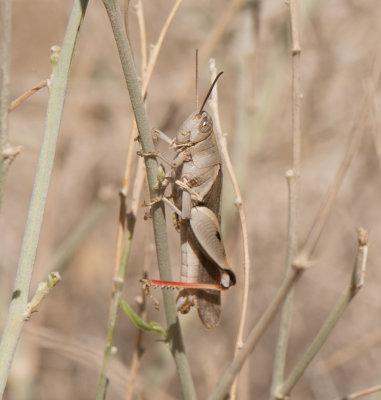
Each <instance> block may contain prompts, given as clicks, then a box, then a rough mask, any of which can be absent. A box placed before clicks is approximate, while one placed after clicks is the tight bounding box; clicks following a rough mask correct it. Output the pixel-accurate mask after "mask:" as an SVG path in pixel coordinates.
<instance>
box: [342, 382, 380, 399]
mask: <svg viewBox="0 0 381 400" xmlns="http://www.w3.org/2000/svg"><path fill="white" fill-rule="evenodd" d="M376 392H381V385H376V386H372V387H370V388H367V389H363V390H360V391H358V392H355V393H352V394H348V395H347V396H344V397H340V399H337V400H355V399H359V398H360V397H364V396H367V395H368V394H372V393H376Z"/></svg>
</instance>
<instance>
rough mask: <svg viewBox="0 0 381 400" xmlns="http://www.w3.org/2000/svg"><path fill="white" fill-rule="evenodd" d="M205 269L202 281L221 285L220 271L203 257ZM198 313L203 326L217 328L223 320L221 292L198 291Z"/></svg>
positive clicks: (202, 271)
mask: <svg viewBox="0 0 381 400" xmlns="http://www.w3.org/2000/svg"><path fill="white" fill-rule="evenodd" d="M201 263H202V266H203V268H201V269H200V281H201V282H211V283H219V280H220V271H219V270H218V269H216V267H215V265H214V264H213V263H212V262H211V261H210V260H208V259H207V258H206V257H205V256H203V255H201ZM197 311H198V315H199V317H200V319H201V322H202V323H203V325H204V326H205V327H206V328H208V329H213V328H215V327H216V326H217V325H218V324H219V322H220V319H221V292H219V291H217V290H198V291H197Z"/></svg>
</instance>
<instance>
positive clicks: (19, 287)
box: [0, 0, 88, 397]
mask: <svg viewBox="0 0 381 400" xmlns="http://www.w3.org/2000/svg"><path fill="white" fill-rule="evenodd" d="M87 3H88V0H75V1H74V5H73V9H72V13H71V15H70V19H69V22H68V26H67V30H66V35H65V39H64V42H63V45H62V50H61V55H60V59H59V62H58V65H57V69H56V71H55V74H54V77H53V81H52V85H51V88H50V96H49V102H48V109H47V116H46V123H45V132H44V137H43V142H42V146H41V151H40V157H39V162H38V167H37V172H36V178H35V184H34V188H33V194H32V199H31V202H30V207H29V214H28V219H27V224H26V228H25V233H24V240H23V245H22V249H21V254H20V259H19V264H18V269H17V274H16V280H15V285H14V290H13V295H12V301H11V304H10V307H9V312H8V318H7V321H6V325H5V329H4V332H3V335H2V339H1V344H0V397H1V395H2V394H3V392H4V388H5V385H6V381H7V378H8V373H9V369H10V366H11V363H12V360H13V356H14V353H15V350H16V346H17V343H18V339H19V336H20V333H21V329H22V326H23V324H24V317H23V315H24V312H25V307H26V305H27V302H28V292H29V286H30V280H31V276H32V271H33V265H34V260H35V256H36V249H37V244H38V239H39V235H40V228H41V223H42V219H43V214H44V209H45V203H46V197H47V193H48V188H49V180H50V174H51V170H52V165H53V159H54V153H55V147H56V141H57V136H58V130H59V126H60V122H61V115H62V109H63V104H64V98H65V93H66V87H67V81H68V76H69V71H70V65H71V61H72V58H73V54H74V49H75V47H76V43H77V40H78V33H79V28H80V26H81V23H82V21H83V17H84V15H85V11H86V7H87Z"/></svg>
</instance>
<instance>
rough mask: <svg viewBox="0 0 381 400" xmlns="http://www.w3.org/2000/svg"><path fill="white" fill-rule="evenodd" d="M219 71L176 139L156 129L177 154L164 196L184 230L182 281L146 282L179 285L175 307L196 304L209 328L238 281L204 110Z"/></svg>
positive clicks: (208, 119)
mask: <svg viewBox="0 0 381 400" xmlns="http://www.w3.org/2000/svg"><path fill="white" fill-rule="evenodd" d="M221 74H222V72H221V73H220V74H219V75H218V76H217V77H216V79H215V80H214V82H213V83H212V85H211V87H210V89H209V91H208V94H207V95H206V97H205V99H204V101H203V103H202V106H201V108H200V109H199V110H196V111H194V112H193V113H192V114H191V115H190V116H189V117H188V118H187V119H186V120H185V121H184V123H183V124H182V125H181V127H180V129H179V130H178V132H177V136H176V139H175V140H174V141H171V140H170V139H169V138H168V137H167V136H166V135H165V134H163V133H162V132H158V136H159V137H161V138H162V139H164V140H166V141H167V142H170V143H171V147H172V148H174V149H175V151H176V153H177V154H176V156H175V158H174V160H173V162H172V163H171V165H172V167H173V171H172V178H173V180H174V183H173V185H172V198H173V203H172V202H171V201H169V200H168V199H167V198H163V200H164V201H165V202H166V203H167V204H169V205H170V206H171V208H172V209H174V210H175V213H176V225H177V228H178V230H179V231H180V238H181V264H182V266H181V283H176V282H173V283H171V282H162V281H145V284H146V286H161V287H178V288H181V290H180V292H179V295H178V297H177V300H176V305H177V310H178V311H180V312H181V313H183V314H184V313H187V312H189V310H190V309H191V307H192V306H196V307H197V310H198V314H199V317H200V319H201V321H202V323H203V324H204V325H205V326H206V327H207V328H214V327H216V326H217V325H218V323H219V320H220V315H221V290H224V289H228V288H229V287H230V286H232V285H234V284H235V283H236V279H235V275H234V273H233V272H232V271H231V270H230V268H229V265H228V262H227V259H226V254H225V248H224V244H223V242H222V238H221V229H220V222H221V221H220V219H221V217H220V199H221V189H222V169H221V158H220V154H219V151H218V147H217V142H216V138H215V136H214V132H213V120H212V117H211V116H210V115H209V114H208V113H207V112H206V111H205V110H204V106H205V104H206V102H207V100H208V98H209V96H210V94H211V92H212V90H213V87H214V85H215V83H216V82H217V79H218V78H219V77H220V76H221Z"/></svg>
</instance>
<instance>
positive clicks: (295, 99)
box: [270, 0, 302, 399]
mask: <svg viewBox="0 0 381 400" xmlns="http://www.w3.org/2000/svg"><path fill="white" fill-rule="evenodd" d="M287 3H288V6H289V13H290V14H289V15H290V16H289V18H290V25H291V40H292V138H293V150H292V170H289V171H287V172H286V178H287V182H288V188H289V201H288V204H289V208H288V233H287V261H286V273H290V271H291V268H292V264H293V261H294V257H295V256H296V251H297V219H298V203H299V201H298V197H299V176H300V155H301V130H300V106H301V99H302V96H301V86H300V53H301V47H300V39H299V22H298V12H297V0H289V1H288V2H287ZM292 298H293V292H292V291H291V292H290V294H289V296H288V298H287V299H286V301H285V302H284V305H283V309H282V313H281V320H280V327H279V335H278V341H277V345H276V351H275V359H274V368H273V377H272V383H271V392H270V398H271V399H274V395H273V393H274V391H275V388H276V387H277V386H278V385H279V383H280V382H282V380H283V374H284V368H285V364H286V354H287V343H288V335H289V330H290V325H291V316H292Z"/></svg>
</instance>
